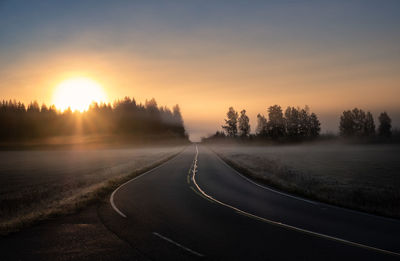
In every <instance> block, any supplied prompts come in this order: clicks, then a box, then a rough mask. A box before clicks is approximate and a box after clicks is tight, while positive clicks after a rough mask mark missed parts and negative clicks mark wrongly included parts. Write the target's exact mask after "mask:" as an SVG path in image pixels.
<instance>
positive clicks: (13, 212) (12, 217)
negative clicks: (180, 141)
mask: <svg viewBox="0 0 400 261" xmlns="http://www.w3.org/2000/svg"><path fill="white" fill-rule="evenodd" d="M182 151H183V149H182V148H180V149H178V150H177V149H176V148H175V150H173V151H172V153H168V154H169V155H167V156H165V157H163V158H161V159H159V160H157V161H155V162H153V163H151V164H147V165H145V166H143V167H140V168H137V169H135V170H133V171H131V172H129V173H122V174H119V175H117V176H114V177H110V178H108V179H106V180H103V181H101V182H97V183H93V184H90V181H87V180H86V181H82V182H80V184H75V185H74V186H76V187H73V188H67V189H69V193H62V192H60V189H61V188H62V186H63V184H46V186H47V188H46V189H44V188H40V187H35V188H34V189H33V190H31V191H29V197H28V196H27V194H26V193H21V195H20V197H19V198H18V197H15V195H14V196H13V197H14V199H9V200H8V199H7V197H5V196H4V195H3V197H0V206H1V208H0V210H1V212H0V213H1V220H0V235H2V236H4V235H8V234H10V233H13V232H17V231H19V230H21V229H23V228H26V227H29V226H32V225H33V224H36V223H38V222H40V221H44V220H47V219H50V218H54V217H57V216H62V215H66V214H72V213H75V212H77V211H79V210H81V209H83V208H86V207H87V206H89V205H91V204H95V203H97V202H99V201H101V200H104V199H105V198H106V197H107V196H108V195H109V194H110V193H111V192H112V191H113V190H115V189H116V188H117V187H118V186H120V185H121V184H123V183H125V182H127V181H128V180H130V179H132V178H135V177H137V176H139V175H141V174H142V173H145V172H147V171H149V170H151V169H153V168H155V167H157V166H159V165H161V164H163V163H165V162H167V161H169V160H170V159H172V158H174V157H175V156H177V155H178V154H179V153H181V152H182ZM63 190H64V191H65V190H66V188H63Z"/></svg>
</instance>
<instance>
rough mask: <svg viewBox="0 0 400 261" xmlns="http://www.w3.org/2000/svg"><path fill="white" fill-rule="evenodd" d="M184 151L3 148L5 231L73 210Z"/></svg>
mask: <svg viewBox="0 0 400 261" xmlns="http://www.w3.org/2000/svg"><path fill="white" fill-rule="evenodd" d="M181 149H182V147H179V146H171V147H157V148H155V147H144V148H135V149H128V148H124V149H97V150H94V149H67V150H25V151H20V150H18V151H0V184H1V186H0V233H1V234H6V233H8V232H10V231H12V230H15V229H17V228H20V227H24V226H25V225H28V224H30V223H32V222H34V221H37V220H40V219H44V218H47V217H49V216H51V215H57V214H60V213H66V212H67V213H68V212H71V211H74V210H76V209H78V208H80V207H81V206H83V205H85V204H87V203H88V202H92V201H93V200H96V199H98V197H99V196H100V195H103V194H104V191H108V190H109V189H112V188H113V187H115V186H117V185H118V184H120V183H121V182H123V181H125V180H126V179H127V178H130V177H132V176H134V175H137V174H138V173H140V172H142V171H144V170H146V169H148V168H150V167H151V166H154V165H155V164H158V163H160V162H162V161H164V160H166V159H167V158H169V157H171V156H172V155H174V154H176V153H178V152H179V151H180V150H181Z"/></svg>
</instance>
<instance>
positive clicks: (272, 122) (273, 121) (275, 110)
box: [268, 105, 285, 139]
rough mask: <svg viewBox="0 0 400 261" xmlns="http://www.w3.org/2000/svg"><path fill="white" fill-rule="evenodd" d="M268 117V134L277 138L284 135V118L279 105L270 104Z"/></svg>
mask: <svg viewBox="0 0 400 261" xmlns="http://www.w3.org/2000/svg"><path fill="white" fill-rule="evenodd" d="M268 118H269V121H268V134H269V135H270V136H271V138H273V139H277V138H280V137H283V136H284V135H285V120H284V118H283V112H282V108H281V106H279V105H274V106H270V107H269V108H268Z"/></svg>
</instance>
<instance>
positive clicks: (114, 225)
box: [98, 146, 400, 260]
mask: <svg viewBox="0 0 400 261" xmlns="http://www.w3.org/2000/svg"><path fill="white" fill-rule="evenodd" d="M98 214H99V216H100V218H101V220H102V222H103V224H104V225H105V226H106V227H107V228H108V229H109V230H111V231H112V232H113V233H115V234H116V235H117V236H118V237H119V238H120V239H122V240H124V241H126V242H127V243H129V245H130V246H132V247H133V248H134V249H135V251H136V252H137V253H140V256H141V257H142V258H143V259H151V260H166V259H171V260H186V259H216V260H221V259H230V260H232V259H234V260H238V259H239V260H244V259H246V260H287V259H289V260H293V259H296V260H322V259H323V260H338V259H345V260H351V259H353V260H400V254H399V253H400V221H398V220H393V219H387V218H381V217H377V216H373V215H367V214H363V213H359V212H355V211H349V210H345V209H342V208H337V207H333V206H328V205H326V204H320V203H316V202H313V201H308V200H303V199H300V198H296V197H293V196H290V195H285V194H284V193H280V192H276V191H273V190H270V189H268V188H265V187H262V186H260V185H258V184H256V183H253V182H252V181H250V180H247V179H246V178H244V177H242V176H241V175H240V174H239V173H237V172H236V171H235V170H233V169H232V168H230V167H229V166H227V165H226V164H225V163H224V162H222V161H221V160H220V159H219V158H218V157H217V156H216V155H215V154H214V153H213V152H211V151H210V150H208V149H207V148H205V147H202V146H199V147H198V150H197V149H196V146H190V147H188V148H187V149H186V150H185V151H184V152H182V153H181V154H179V155H178V156H177V157H175V158H174V159H172V160H170V161H169V162H167V163H165V164H163V165H161V166H160V167H158V168H156V169H154V170H152V171H150V172H148V173H146V174H144V175H142V176H140V177H139V178H136V179H134V180H131V181H130V182H128V183H126V184H124V185H122V186H121V187H119V188H118V189H117V190H116V191H114V193H113V194H112V197H111V198H110V204H107V205H104V206H103V207H102V208H100V209H99V211H98Z"/></svg>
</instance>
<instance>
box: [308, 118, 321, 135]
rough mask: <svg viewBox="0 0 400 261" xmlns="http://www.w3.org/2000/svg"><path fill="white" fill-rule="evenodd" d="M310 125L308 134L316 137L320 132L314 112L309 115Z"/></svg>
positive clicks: (319, 124)
mask: <svg viewBox="0 0 400 261" xmlns="http://www.w3.org/2000/svg"><path fill="white" fill-rule="evenodd" d="M310 125H311V126H310V136H311V137H317V136H318V135H319V133H320V132H321V123H320V122H319V120H318V117H317V115H316V114H315V113H311V115H310Z"/></svg>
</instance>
